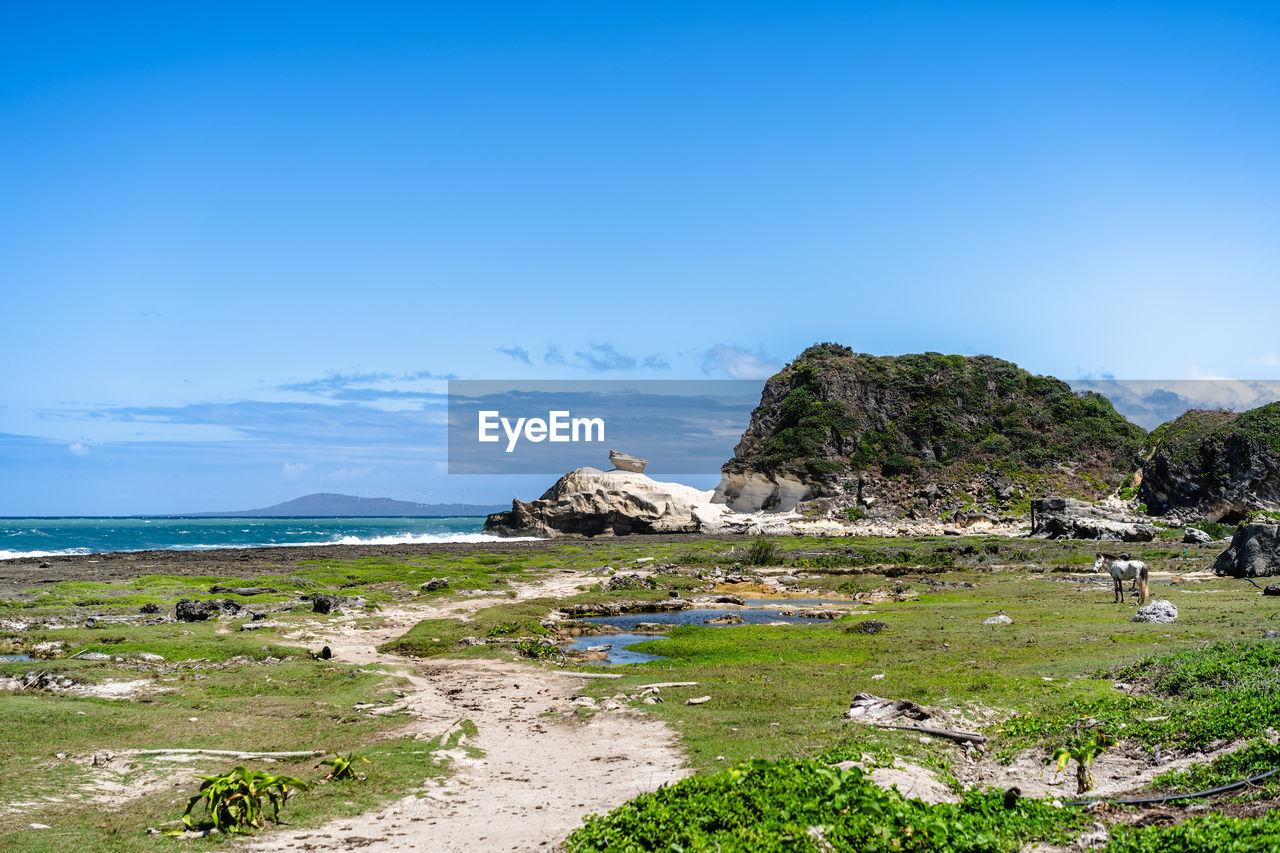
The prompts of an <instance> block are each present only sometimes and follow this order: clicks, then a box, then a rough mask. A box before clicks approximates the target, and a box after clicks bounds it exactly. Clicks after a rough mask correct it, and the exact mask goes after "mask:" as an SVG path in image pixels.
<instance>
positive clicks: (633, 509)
mask: <svg viewBox="0 0 1280 853" xmlns="http://www.w3.org/2000/svg"><path fill="white" fill-rule="evenodd" d="M1033 503H1034V504H1035V505H1034V506H1033ZM1278 511H1280V403H1273V404H1271V405H1268V406H1263V407H1261V408H1259V409H1254V410H1252V411H1248V412H1244V413H1240V414H1237V413H1234V412H1225V411H1217V412H1205V411H1190V412H1187V413H1186V414H1184V415H1182V416H1181V417H1179V418H1178V419H1177V420H1175V421H1173V422H1171V423H1167V424H1164V425H1162V426H1160V427H1158V428H1157V429H1156V430H1155V431H1153V432H1152V433H1150V434H1148V433H1147V432H1146V431H1145V430H1143V429H1142V428H1141V427H1139V426H1137V425H1135V424H1133V423H1130V422H1129V421H1128V420H1126V419H1125V418H1124V417H1122V416H1121V415H1120V414H1119V413H1117V412H1116V410H1115V408H1114V407H1113V406H1112V405H1111V403H1110V401H1108V400H1107V399H1106V398H1105V397H1103V396H1101V395H1099V394H1096V393H1092V392H1085V393H1077V392H1075V391H1073V390H1072V389H1071V387H1070V386H1069V385H1068V384H1067V383H1066V382H1063V381H1062V380H1060V379H1056V378H1054V377H1051V376H1037V375H1035V374H1032V373H1030V372H1028V371H1026V370H1023V369H1022V368H1020V367H1018V366H1017V365H1016V364H1013V363H1011V362H1008V361H1003V360H1001V359H998V358H993V357H991V356H985V355H980V356H960V355H942V354H940V353H932V352H930V353H918V354H908V355H899V356H873V355H867V354H865V353H857V352H854V351H853V350H852V349H850V348H849V347H845V346H841V345H839V344H831V343H825V344H818V345H816V346H812V347H810V348H808V349H806V350H805V351H804V352H802V353H801V354H800V355H799V356H798V357H797V358H796V359H795V360H794V361H793V362H791V363H790V364H788V365H786V366H785V367H784V368H783V369H782V370H781V371H779V372H778V373H777V374H775V375H774V376H773V377H772V378H770V379H769V380H768V382H766V383H765V386H764V389H763V392H762V393H761V398H760V404H759V406H757V407H756V409H755V410H754V411H753V412H752V414H751V419H750V422H749V423H748V424H747V427H746V429H745V431H744V432H743V434H742V438H741V440H740V441H739V442H738V444H737V446H736V447H735V449H734V455H733V458H732V459H730V460H728V461H727V462H726V463H725V464H724V466H723V468H722V471H721V481H720V484H719V486H718V487H717V488H716V489H715V490H714V491H706V492H704V491H699V490H697V489H693V488H690V487H688V486H683V485H680V484H678V483H665V482H660V481H657V480H653V479H652V478H650V477H648V476H645V475H644V474H643V473H639V472H635V471H626V470H613V471H599V470H596V469H594V468H580V469H577V470H575V471H572V472H570V473H568V474H566V475H565V476H563V477H562V478H560V480H559V481H557V482H556V483H555V484H554V485H553V486H552V487H551V488H550V489H548V490H547V492H546V493H544V494H543V495H542V497H540V498H539V499H538V500H535V501H528V502H525V501H519V500H516V501H513V503H512V508H511V509H510V510H507V511H505V512H500V513H495V514H493V515H491V516H489V518H488V521H487V522H486V525H485V529H486V530H488V531H490V532H494V533H499V534H502V535H510V536H538V537H553V536H563V535H580V536H598V535H626V534H631V533H663V534H666V533H702V534H712V535H721V534H760V533H766V534H787V533H793V534H810V535H824V536H840V535H871V536H928V535H943V534H961V533H977V532H986V533H997V534H1006V535H1016V534H1018V533H1026V532H1027V529H1028V528H1029V527H1030V528H1031V531H1030V532H1031V534H1032V535H1035V536H1039V537H1045V538H1077V539H1099V540H1116V541H1129V542H1136V541H1150V540H1151V539H1152V538H1154V537H1155V535H1156V533H1157V528H1156V527H1155V526H1154V525H1153V524H1152V523H1151V522H1152V519H1151V518H1149V517H1148V513H1150V514H1152V515H1158V516H1166V518H1164V519H1162V521H1163V522H1165V523H1169V522H1172V523H1175V524H1182V523H1190V522H1194V521H1198V520H1203V521H1214V522H1218V521H1220V522H1227V523H1234V522H1236V521H1241V520H1244V519H1246V518H1249V517H1250V515H1251V514H1257V513H1268V512H1270V513H1277V512H1278ZM1277 517H1280V515H1278V516H1277Z"/></svg>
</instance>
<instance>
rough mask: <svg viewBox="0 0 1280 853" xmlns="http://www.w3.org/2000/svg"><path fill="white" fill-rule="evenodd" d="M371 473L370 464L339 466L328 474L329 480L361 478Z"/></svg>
mask: <svg viewBox="0 0 1280 853" xmlns="http://www.w3.org/2000/svg"><path fill="white" fill-rule="evenodd" d="M372 473H373V466H372V465H360V466H351V467H347V468H339V469H338V470H336V471H334V472H333V473H332V474H330V475H329V476H328V478H327V479H330V480H363V479H365V478H366V477H368V476H369V475H370V474H372Z"/></svg>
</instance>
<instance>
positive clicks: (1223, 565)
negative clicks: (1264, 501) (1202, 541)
mask: <svg viewBox="0 0 1280 853" xmlns="http://www.w3.org/2000/svg"><path fill="white" fill-rule="evenodd" d="M1213 571H1214V574H1217V575H1225V576H1227V577H1233V578H1265V577H1271V576H1272V575H1280V525H1276V524H1246V525H1244V526H1242V527H1238V528H1236V532H1235V535H1233V536H1232V537H1231V544H1230V545H1228V546H1227V549H1226V550H1225V551H1223V552H1222V553H1221V554H1219V555H1218V559H1217V560H1215V561H1214V563H1213Z"/></svg>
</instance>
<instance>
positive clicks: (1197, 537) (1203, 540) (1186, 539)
mask: <svg viewBox="0 0 1280 853" xmlns="http://www.w3.org/2000/svg"><path fill="white" fill-rule="evenodd" d="M1212 541H1213V537H1212V536H1210V535H1209V534H1208V533H1205V532H1204V531H1203V530H1200V529H1199V528H1197V527H1188V528H1187V529H1186V530H1185V531H1184V532H1183V534H1182V542H1183V544H1186V545H1207V544H1208V543H1210V542H1212Z"/></svg>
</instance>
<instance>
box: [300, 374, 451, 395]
mask: <svg viewBox="0 0 1280 853" xmlns="http://www.w3.org/2000/svg"><path fill="white" fill-rule="evenodd" d="M455 378H456V377H455V376H454V375H453V374H451V373H449V374H437V373H433V372H432V371H430V370H418V371H414V372H411V373H359V372H355V373H342V372H340V371H337V372H330V373H326V374H325V375H324V376H321V377H318V378H316V379H307V380H304V381H301V382H286V383H284V384H282V385H277V386H276V390H277V391H294V392H298V393H301V394H311V395H315V396H318V397H328V398H330V399H333V400H352V401H374V400H402V399H423V398H424V397H425V395H426V392H424V391H423V390H422V389H420V388H404V387H401V386H403V385H405V384H407V383H421V382H424V381H428V380H444V379H455Z"/></svg>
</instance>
